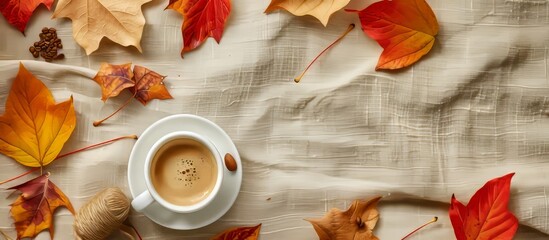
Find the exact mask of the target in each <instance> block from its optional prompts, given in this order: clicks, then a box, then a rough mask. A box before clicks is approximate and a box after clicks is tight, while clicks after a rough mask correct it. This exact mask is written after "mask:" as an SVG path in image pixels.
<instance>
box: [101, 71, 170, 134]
mask: <svg viewBox="0 0 549 240" xmlns="http://www.w3.org/2000/svg"><path fill="white" fill-rule="evenodd" d="M165 78H166V77H165V76H162V75H160V74H158V73H157V72H154V71H151V70H150V69H148V68H145V67H142V66H134V68H133V71H132V69H131V63H127V64H122V65H113V64H108V63H102V64H101V68H100V69H99V71H98V72H97V74H96V75H95V77H94V78H93V80H94V81H95V82H96V83H97V84H99V86H100V87H101V95H102V96H101V100H103V101H106V100H107V99H108V98H110V97H115V96H118V94H120V92H121V91H123V90H124V89H128V90H129V91H130V92H131V93H132V94H133V95H132V96H131V97H130V98H129V99H128V100H127V101H126V102H125V103H124V104H123V105H122V106H120V107H119V108H118V109H117V110H116V111H114V112H113V113H112V114H110V115H109V116H107V117H105V118H103V119H101V120H97V121H94V122H93V125H94V126H96V127H97V126H99V125H101V124H102V123H103V122H104V121H106V120H107V119H109V118H111V117H112V116H114V115H115V114H116V113H118V112H119V111H120V110H122V109H123V108H124V107H126V106H128V104H129V103H130V102H131V100H132V99H133V98H135V99H137V100H139V102H141V103H142V104H143V105H147V103H148V102H149V101H150V100H153V99H160V100H164V99H172V98H173V97H172V95H170V92H168V89H167V88H166V85H164V79H165Z"/></svg>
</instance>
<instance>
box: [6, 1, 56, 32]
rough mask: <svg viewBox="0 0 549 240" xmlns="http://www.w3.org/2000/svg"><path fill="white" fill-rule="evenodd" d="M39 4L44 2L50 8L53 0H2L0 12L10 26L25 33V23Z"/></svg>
mask: <svg viewBox="0 0 549 240" xmlns="http://www.w3.org/2000/svg"><path fill="white" fill-rule="evenodd" d="M40 4H44V6H46V8H48V10H50V9H51V5H53V0H25V1H21V0H2V3H0V12H2V15H4V17H5V18H6V20H8V22H9V23H10V24H11V25H12V26H14V27H16V28H17V29H18V30H19V31H20V32H22V33H25V28H27V23H28V22H29V20H30V18H31V16H32V14H33V13H34V10H36V8H37V7H38V6H40Z"/></svg>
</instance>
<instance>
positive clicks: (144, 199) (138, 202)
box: [132, 190, 154, 212]
mask: <svg viewBox="0 0 549 240" xmlns="http://www.w3.org/2000/svg"><path fill="white" fill-rule="evenodd" d="M153 202H154V198H153V197H152V195H151V192H149V190H145V191H144V192H142V193H141V194H139V195H138V196H137V197H136V198H134V199H133V201H132V207H133V209H135V211H137V212H143V210H144V209H145V208H146V207H147V206H149V205H151V203H153Z"/></svg>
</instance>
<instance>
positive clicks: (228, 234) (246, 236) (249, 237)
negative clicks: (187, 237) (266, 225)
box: [212, 223, 261, 240]
mask: <svg viewBox="0 0 549 240" xmlns="http://www.w3.org/2000/svg"><path fill="white" fill-rule="evenodd" d="M259 231H261V223H260V224H258V225H257V226H253V227H234V228H229V229H227V230H225V231H223V232H222V233H220V234H218V235H216V236H215V237H213V238H212V240H257V238H258V237H259Z"/></svg>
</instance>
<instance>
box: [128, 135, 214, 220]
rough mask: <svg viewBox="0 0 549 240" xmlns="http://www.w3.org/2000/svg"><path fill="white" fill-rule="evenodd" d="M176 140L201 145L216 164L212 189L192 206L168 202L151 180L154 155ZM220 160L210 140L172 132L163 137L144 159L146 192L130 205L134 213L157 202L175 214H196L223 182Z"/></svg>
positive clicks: (212, 197)
mask: <svg viewBox="0 0 549 240" xmlns="http://www.w3.org/2000/svg"><path fill="white" fill-rule="evenodd" d="M177 139H191V140H194V141H196V142H198V143H200V144H202V145H203V146H204V147H206V148H207V149H208V150H209V151H210V152H211V155H212V156H213V158H214V159H215V164H217V179H216V182H215V185H214V187H213V189H212V190H211V192H210V193H209V194H208V195H207V196H206V197H205V198H204V199H202V200H201V201H199V202H197V203H195V204H192V205H176V204H173V203H170V202H168V201H167V200H165V199H164V198H162V196H160V195H159V194H158V192H157V191H156V189H155V187H154V185H153V183H152V179H151V167H152V164H153V160H154V158H155V155H156V154H157V153H158V151H159V150H160V149H161V147H162V146H164V145H165V144H167V143H169V142H171V141H173V140H177ZM221 159H222V158H221V154H220V153H219V151H218V150H217V148H216V147H215V146H214V145H213V143H212V142H211V141H210V140H208V139H206V138H204V137H202V136H200V135H198V134H196V133H194V132H189V131H179V132H173V133H170V134H167V135H165V136H163V137H162V138H160V139H159V140H158V141H157V142H156V143H155V144H154V145H153V146H152V147H151V149H150V150H149V152H148V154H147V157H146V159H145V167H144V169H145V182H146V184H147V190H145V191H144V192H142V193H141V194H139V195H138V196H137V197H136V198H134V199H133V201H132V203H131V204H132V207H133V208H134V209H135V210H136V211H138V212H142V211H143V210H144V209H145V208H146V207H147V206H149V205H151V204H152V203H153V202H157V203H159V204H160V205H162V206H163V207H165V208H167V209H169V210H170V211H173V212H177V213H190V212H196V211H198V210H200V209H202V208H204V207H205V206H207V205H208V204H209V203H210V202H211V201H212V200H213V199H214V198H215V196H216V195H217V193H218V192H219V189H220V188H221V183H222V181H223V168H224V165H223V162H222V160H221ZM178 194H185V193H184V192H182V193H178Z"/></svg>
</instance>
